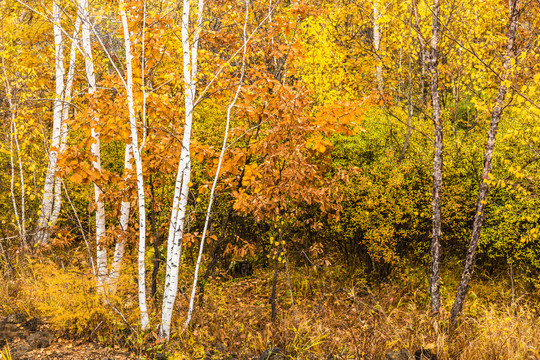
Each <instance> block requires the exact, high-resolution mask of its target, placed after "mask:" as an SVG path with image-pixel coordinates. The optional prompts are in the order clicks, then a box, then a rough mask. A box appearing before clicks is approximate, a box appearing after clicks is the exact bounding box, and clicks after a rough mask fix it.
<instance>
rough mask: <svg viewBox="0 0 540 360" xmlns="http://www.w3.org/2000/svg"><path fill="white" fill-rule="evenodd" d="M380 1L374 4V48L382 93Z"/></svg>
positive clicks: (377, 76)
mask: <svg viewBox="0 0 540 360" xmlns="http://www.w3.org/2000/svg"><path fill="white" fill-rule="evenodd" d="M380 6H381V4H380V0H375V2H374V3H373V48H374V49H375V58H376V61H377V65H376V67H375V78H376V80H377V90H378V91H379V92H380V93H382V91H383V74H382V66H381V62H382V61H381V60H382V59H381V55H380V50H381V24H380V21H379V19H380V18H381V9H380Z"/></svg>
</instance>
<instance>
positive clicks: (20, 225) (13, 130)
mask: <svg viewBox="0 0 540 360" xmlns="http://www.w3.org/2000/svg"><path fill="white" fill-rule="evenodd" d="M2 70H3V73H4V81H5V83H6V97H7V100H8V105H9V113H10V118H11V119H10V120H11V123H10V125H9V131H10V137H9V153H10V163H11V188H10V189H11V200H12V202H13V212H14V213H15V221H16V223H17V229H18V231H19V237H20V239H21V245H26V227H25V199H24V195H25V191H24V173H23V170H22V159H21V151H20V148H19V140H18V137H17V124H16V123H15V106H14V104H13V102H12V100H11V86H10V85H9V79H8V77H7V72H6V64H5V62H4V57H2ZM13 140H15V144H16V148H17V155H18V159H19V174H20V181H21V183H20V185H21V218H19V211H18V207H17V201H16V199H15V190H14V186H15V165H14V163H13ZM21 220H22V222H21Z"/></svg>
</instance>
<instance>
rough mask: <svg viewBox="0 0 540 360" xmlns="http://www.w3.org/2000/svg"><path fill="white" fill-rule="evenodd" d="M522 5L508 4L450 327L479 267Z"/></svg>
mask: <svg viewBox="0 0 540 360" xmlns="http://www.w3.org/2000/svg"><path fill="white" fill-rule="evenodd" d="M520 4H521V1H520V0H510V1H509V2H508V6H509V20H508V30H507V44H506V54H505V58H504V63H503V71H502V74H501V75H500V84H499V90H498V93H497V97H496V99H495V106H494V107H493V111H492V112H491V123H490V127H489V132H488V138H487V143H486V148H485V155H484V168H483V170H482V182H481V183H480V188H479V189H478V199H477V202H476V212H475V213H474V221H473V226H472V233H471V239H470V241H469V247H468V248H467V255H466V258H465V265H464V267H463V273H462V274H461V280H460V282H459V287H458V291H457V294H456V299H455V301H454V305H453V307H452V310H451V312H450V322H451V323H455V321H456V318H457V316H458V315H459V314H460V313H461V310H462V309H463V304H464V302H465V297H466V296H467V293H468V292H469V288H470V282H471V278H472V275H473V271H474V265H475V263H476V251H477V250H478V242H479V241H480V234H481V232H482V225H483V223H484V210H485V207H486V203H487V197H488V195H489V182H490V177H491V170H492V168H493V164H492V159H493V150H494V149H495V140H496V137H497V131H498V129H499V122H500V120H501V116H502V113H503V110H504V108H505V105H504V101H505V98H506V93H507V92H508V88H509V86H510V80H509V77H510V74H511V71H512V61H513V60H515V57H516V53H515V42H516V34H517V29H518V21H519V14H520Z"/></svg>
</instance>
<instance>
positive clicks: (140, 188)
mask: <svg viewBox="0 0 540 360" xmlns="http://www.w3.org/2000/svg"><path fill="white" fill-rule="evenodd" d="M120 16H121V18H122V28H123V30H124V48H125V51H126V94H127V101H128V110H129V124H130V129H131V149H132V151H133V157H134V159H135V167H136V171H137V199H138V204H139V251H138V273H139V309H140V316H141V328H142V329H143V330H146V329H147V328H148V324H149V320H148V310H147V307H146V288H145V286H146V285H145V284H146V281H145V278H146V270H145V264H144V255H145V246H146V209H145V203H144V202H145V200H144V179H143V169H142V161H141V154H140V151H139V143H138V134H137V122H136V119H135V110H134V102H133V70H132V65H131V58H132V55H131V41H130V35H129V27H128V23H127V16H126V10H125V3H124V2H122V3H121V4H120Z"/></svg>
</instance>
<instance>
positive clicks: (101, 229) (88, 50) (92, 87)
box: [79, 0, 107, 293]
mask: <svg viewBox="0 0 540 360" xmlns="http://www.w3.org/2000/svg"><path fill="white" fill-rule="evenodd" d="M79 7H80V12H81V18H82V33H81V43H82V49H83V55H84V63H85V70H86V78H87V81H88V94H89V95H90V96H92V95H93V94H94V93H95V92H96V77H95V73H94V60H93V56H92V44H91V39H90V14H89V8H88V0H80V2H79ZM90 124H91V125H90V126H91V135H92V138H93V140H94V141H93V143H92V145H91V147H90V153H91V155H92V168H93V171H94V201H95V204H96V245H97V247H96V267H97V284H98V290H99V291H100V292H101V293H103V292H104V290H105V288H104V286H105V283H106V280H107V247H106V245H105V244H104V243H103V241H104V237H105V202H104V200H103V190H102V189H101V187H100V185H101V184H100V183H99V180H96V178H97V179H99V178H100V176H99V175H100V174H101V153H100V141H99V132H98V131H97V129H96V127H97V126H98V125H99V118H98V116H97V115H96V114H95V112H94V114H92V118H91V120H90Z"/></svg>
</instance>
